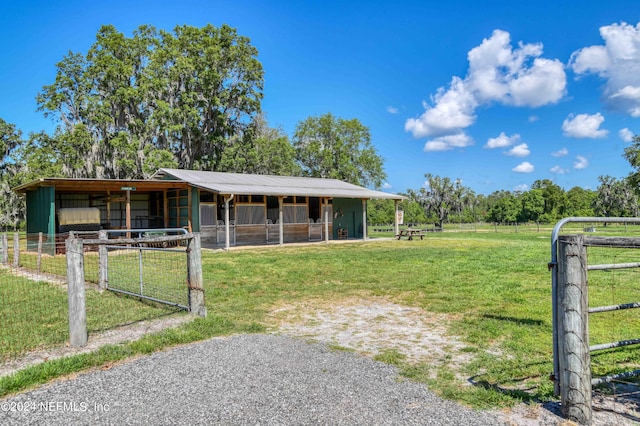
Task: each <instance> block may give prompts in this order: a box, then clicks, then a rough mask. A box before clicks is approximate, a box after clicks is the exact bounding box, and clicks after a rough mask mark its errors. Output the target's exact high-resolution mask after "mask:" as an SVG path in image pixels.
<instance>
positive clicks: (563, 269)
mask: <svg viewBox="0 0 640 426" xmlns="http://www.w3.org/2000/svg"><path fill="white" fill-rule="evenodd" d="M570 222H579V223H625V224H626V223H640V218H589V217H587V218H567V219H563V220H562V221H560V222H558V224H556V226H555V228H554V230H553V233H552V236H551V262H550V263H549V269H550V270H551V271H552V299H553V300H552V307H553V308H552V312H553V318H552V322H553V358H554V359H553V361H554V363H553V376H552V379H553V380H554V393H555V394H556V396H558V395H559V396H560V398H561V404H562V412H563V415H564V416H565V417H567V418H569V419H570V420H573V421H576V422H578V423H580V424H590V423H591V414H592V386H596V385H598V384H602V383H605V382H609V381H612V380H616V379H621V378H628V377H633V376H638V375H640V370H636V371H628V372H624V373H619V374H615V375H610V376H606V377H599V378H592V374H591V355H590V354H591V353H592V352H596V351H602V350H605V349H611V348H617V347H622V346H628V345H637V344H640V339H627V340H622V341H617V342H610V343H604V344H599V345H592V346H590V345H589V314H595V313H603V312H612V311H619V310H624V309H631V308H638V307H640V303H639V302H630V303H623V304H616V305H611V306H599V307H591V308H590V307H589V304H588V285H587V273H588V271H595V270H616V269H626V268H638V267H640V263H639V262H628V263H618V264H602V265H588V264H587V249H586V247H588V246H595V247H610V248H616V247H624V248H640V239H639V238H629V237H596V236H588V235H566V236H563V237H559V233H560V230H561V228H562V227H563V226H564V225H565V224H567V223H570ZM588 230H589V231H592V229H588Z"/></svg>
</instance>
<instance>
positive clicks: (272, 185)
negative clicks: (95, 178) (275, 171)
mask: <svg viewBox="0 0 640 426" xmlns="http://www.w3.org/2000/svg"><path fill="white" fill-rule="evenodd" d="M151 179H177V180H181V181H184V182H188V183H189V184H191V185H193V186H195V187H198V188H201V189H206V190H209V191H213V192H217V193H219V194H229V195H231V194H237V195H271V196H283V197H286V196H309V197H332V198H366V199H370V198H378V199H390V200H403V199H406V197H404V196H402V195H396V194H389V193H387V192H382V191H374V190H371V189H367V188H363V187H361V186H357V185H352V184H350V183H346V182H342V181H340V180H337V179H322V178H308V177H296V176H273V175H250V174H241V173H222V172H206V171H196V170H180V169H160V170H158V171H157V172H156V173H155V174H154V175H153V176H152V177H151Z"/></svg>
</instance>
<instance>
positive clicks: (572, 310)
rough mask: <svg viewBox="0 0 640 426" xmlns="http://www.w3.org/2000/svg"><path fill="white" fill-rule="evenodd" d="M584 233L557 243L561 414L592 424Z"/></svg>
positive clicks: (580, 422) (579, 421)
mask: <svg viewBox="0 0 640 426" xmlns="http://www.w3.org/2000/svg"><path fill="white" fill-rule="evenodd" d="M583 240H584V236H582V235H566V236H561V237H560V239H559V244H558V250H559V253H558V297H557V300H555V301H554V303H556V309H557V312H558V319H557V321H558V324H557V325H556V326H557V327H558V351H559V354H558V356H559V364H560V365H559V367H560V371H559V376H560V377H558V378H557V379H558V380H559V385H560V401H561V404H562V414H563V416H564V417H566V418H567V419H569V420H571V421H574V422H576V423H578V424H581V425H590V424H591V355H590V353H589V305H588V286H587V260H586V259H587V257H586V254H587V250H586V247H585V246H584V244H583Z"/></svg>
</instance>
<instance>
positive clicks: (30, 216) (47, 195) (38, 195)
mask: <svg viewBox="0 0 640 426" xmlns="http://www.w3.org/2000/svg"><path fill="white" fill-rule="evenodd" d="M55 195H56V193H55V189H54V187H52V186H42V187H39V188H37V189H35V190H33V191H27V234H38V233H39V232H42V233H43V234H45V235H46V236H47V240H49V241H53V240H54V238H55V233H56V204H55ZM28 241H33V239H28ZM35 241H36V242H35V243H33V244H35V246H34V247H27V248H28V249H29V250H31V249H34V248H35V247H37V240H35ZM28 245H31V243H30V244H28ZM47 247H49V245H47ZM54 249H55V248H54V247H53V246H52V245H51V250H52V251H53V250H54ZM48 254H54V253H48Z"/></svg>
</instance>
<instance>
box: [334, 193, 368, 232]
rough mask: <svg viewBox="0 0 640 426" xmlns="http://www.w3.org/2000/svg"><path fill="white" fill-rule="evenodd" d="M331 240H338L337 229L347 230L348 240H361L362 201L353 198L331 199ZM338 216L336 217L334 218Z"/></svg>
mask: <svg viewBox="0 0 640 426" xmlns="http://www.w3.org/2000/svg"><path fill="white" fill-rule="evenodd" d="M333 214H334V218H333V238H334V239H337V238H338V229H339V228H343V229H347V230H348V232H349V238H362V237H363V233H362V230H363V226H362V200H360V199H353V198H334V199H333ZM337 214H338V216H336V215H337Z"/></svg>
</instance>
